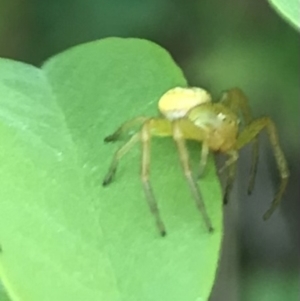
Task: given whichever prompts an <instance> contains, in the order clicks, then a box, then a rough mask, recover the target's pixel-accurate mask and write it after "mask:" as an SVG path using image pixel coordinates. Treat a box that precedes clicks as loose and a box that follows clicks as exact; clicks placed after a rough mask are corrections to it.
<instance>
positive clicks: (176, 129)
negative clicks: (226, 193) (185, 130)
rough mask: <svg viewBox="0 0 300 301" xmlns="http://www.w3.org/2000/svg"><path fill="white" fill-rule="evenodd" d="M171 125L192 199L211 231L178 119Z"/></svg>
mask: <svg viewBox="0 0 300 301" xmlns="http://www.w3.org/2000/svg"><path fill="white" fill-rule="evenodd" d="M172 125H173V139H174V140H175V142H176V145H177V149H178V152H179V158H180V161H181V165H182V168H183V172H184V175H185V177H186V179H187V182H188V184H189V187H190V190H191V192H192V194H193V196H194V199H195V201H196V205H197V207H198V209H199V211H200V212H201V214H202V216H203V219H204V222H205V224H206V227H207V229H208V231H209V232H212V231H213V227H212V224H211V221H210V218H209V216H208V214H207V211H206V208H205V205H204V202H203V200H202V196H201V193H200V190H199V188H198V186H197V183H196V181H195V180H194V178H193V175H192V171H191V168H190V165H189V154H188V151H187V149H186V145H185V140H184V136H183V134H182V131H181V129H180V125H179V123H178V120H175V121H174V122H173V124H172Z"/></svg>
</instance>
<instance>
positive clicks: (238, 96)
mask: <svg viewBox="0 0 300 301" xmlns="http://www.w3.org/2000/svg"><path fill="white" fill-rule="evenodd" d="M221 101H222V103H224V104H226V105H227V106H228V107H230V108H231V110H232V111H234V112H235V113H238V112H239V111H240V112H241V114H242V116H243V119H244V122H245V126H247V125H248V124H250V123H251V121H252V120H253V118H252V113H251V109H250V107H249V104H248V99H247V97H246V95H245V94H244V93H243V91H242V90H240V89H238V88H233V89H230V90H228V91H226V92H225V93H224V94H223V95H222V98H221ZM258 148H259V145H258V139H257V138H255V139H254V141H253V145H252V163H251V169H250V178H249V185H248V194H251V192H252V190H253V187H254V184H255V176H256V173H257V164H258Z"/></svg>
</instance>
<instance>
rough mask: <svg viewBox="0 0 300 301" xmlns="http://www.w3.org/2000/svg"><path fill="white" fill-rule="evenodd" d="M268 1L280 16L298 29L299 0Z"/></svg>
mask: <svg viewBox="0 0 300 301" xmlns="http://www.w3.org/2000/svg"><path fill="white" fill-rule="evenodd" d="M269 2H270V4H271V6H273V7H274V9H275V10H276V11H277V12H278V13H279V14H280V15H281V17H283V18H284V19H285V20H286V21H287V22H288V23H290V24H291V25H292V26H293V27H295V28H296V29H298V30H300V0H269Z"/></svg>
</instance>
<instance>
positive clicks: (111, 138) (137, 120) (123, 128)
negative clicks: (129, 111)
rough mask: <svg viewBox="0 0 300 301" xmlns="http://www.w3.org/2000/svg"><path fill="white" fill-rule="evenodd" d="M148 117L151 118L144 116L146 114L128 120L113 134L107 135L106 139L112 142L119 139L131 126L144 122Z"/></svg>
mask: <svg viewBox="0 0 300 301" xmlns="http://www.w3.org/2000/svg"><path fill="white" fill-rule="evenodd" d="M147 119H149V118H148V117H144V116H139V117H136V118H133V119H131V120H129V121H126V122H125V123H123V124H122V125H121V126H120V127H119V128H118V129H117V130H116V131H115V132H114V133H113V134H111V135H109V136H107V137H105V138H104V141H105V142H112V141H116V140H118V139H119V138H120V136H121V135H122V134H123V133H124V132H126V131H128V130H129V129H130V128H132V127H134V126H136V125H139V124H143V123H144V122H145V121H146V120H147Z"/></svg>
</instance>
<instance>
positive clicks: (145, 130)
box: [141, 122, 166, 236]
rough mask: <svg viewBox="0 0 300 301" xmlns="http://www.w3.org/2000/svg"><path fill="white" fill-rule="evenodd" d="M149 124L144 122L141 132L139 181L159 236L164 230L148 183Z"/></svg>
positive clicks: (163, 234) (162, 234)
mask: <svg viewBox="0 0 300 301" xmlns="http://www.w3.org/2000/svg"><path fill="white" fill-rule="evenodd" d="M150 140H151V134H150V123H148V122H146V123H145V124H144V125H143V127H142V130H141V142H142V170H141V179H142V183H143V188H144V191H145V195H146V199H147V202H148V205H149V208H150V211H151V213H152V214H153V215H154V217H155V221H156V225H157V228H158V230H159V232H160V234H161V236H165V235H166V228H165V225H164V223H163V221H162V219H161V216H160V213H159V209H158V205H157V201H156V199H155V196H154V194H153V190H152V187H151V184H150V181H149V168H150Z"/></svg>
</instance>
